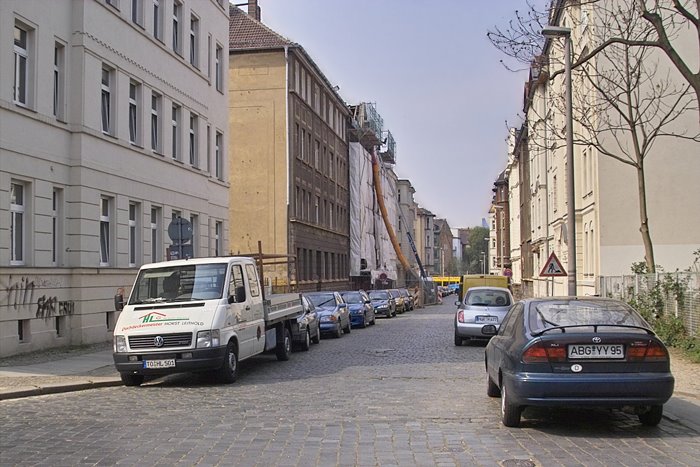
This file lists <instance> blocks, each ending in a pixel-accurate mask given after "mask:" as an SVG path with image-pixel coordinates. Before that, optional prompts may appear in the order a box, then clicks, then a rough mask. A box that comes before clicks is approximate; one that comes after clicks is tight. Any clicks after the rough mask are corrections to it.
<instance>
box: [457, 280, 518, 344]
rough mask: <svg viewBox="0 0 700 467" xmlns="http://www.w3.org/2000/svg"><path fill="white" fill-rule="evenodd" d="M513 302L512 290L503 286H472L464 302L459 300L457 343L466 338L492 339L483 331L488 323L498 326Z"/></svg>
mask: <svg viewBox="0 0 700 467" xmlns="http://www.w3.org/2000/svg"><path fill="white" fill-rule="evenodd" d="M512 304H513V296H512V295H511V293H510V290H508V289H506V288H502V287H471V288H470V289H469V290H468V291H467V294H466V295H465V297H464V302H457V306H458V308H457V313H455V345H457V346H459V345H462V342H463V341H464V340H469V339H485V340H488V339H490V337H491V336H489V335H485V334H483V333H482V332H481V330H482V328H483V327H484V326H486V325H489V324H492V325H495V326H496V327H497V328H498V326H499V325H500V324H501V322H502V321H503V317H504V316H505V315H506V312H508V310H509V309H510V307H511V305H512Z"/></svg>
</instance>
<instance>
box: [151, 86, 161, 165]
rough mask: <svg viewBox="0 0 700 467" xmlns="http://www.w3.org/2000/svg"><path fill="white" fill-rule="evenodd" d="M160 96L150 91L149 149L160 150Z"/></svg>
mask: <svg viewBox="0 0 700 467" xmlns="http://www.w3.org/2000/svg"><path fill="white" fill-rule="evenodd" d="M161 102H162V97H161V96H160V95H158V94H156V93H151V149H152V150H153V151H155V152H160V109H161Z"/></svg>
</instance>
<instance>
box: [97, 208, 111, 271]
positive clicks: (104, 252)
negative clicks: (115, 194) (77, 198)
mask: <svg viewBox="0 0 700 467" xmlns="http://www.w3.org/2000/svg"><path fill="white" fill-rule="evenodd" d="M110 204H111V200H110V198H106V197H102V198H100V266H109V260H110V242H109V240H110V238H109V237H110V216H111V209H110V208H111V206H110Z"/></svg>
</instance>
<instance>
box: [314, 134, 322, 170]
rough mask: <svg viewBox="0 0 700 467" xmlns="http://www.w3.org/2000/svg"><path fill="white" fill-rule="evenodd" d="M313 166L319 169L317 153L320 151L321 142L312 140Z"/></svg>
mask: <svg viewBox="0 0 700 467" xmlns="http://www.w3.org/2000/svg"><path fill="white" fill-rule="evenodd" d="M314 143H315V144H314V167H315V168H316V170H319V153H320V152H321V142H320V141H318V140H316V141H314Z"/></svg>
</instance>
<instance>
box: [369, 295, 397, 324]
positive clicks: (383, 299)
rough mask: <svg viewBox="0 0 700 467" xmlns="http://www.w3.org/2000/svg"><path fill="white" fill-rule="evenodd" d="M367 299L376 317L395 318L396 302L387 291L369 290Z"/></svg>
mask: <svg viewBox="0 0 700 467" xmlns="http://www.w3.org/2000/svg"><path fill="white" fill-rule="evenodd" d="M369 298H370V300H372V306H374V312H375V313H376V314H378V315H382V316H386V317H387V318H393V317H394V316H396V301H394V297H393V296H392V295H391V294H390V293H389V291H388V290H371V291H370V292H369Z"/></svg>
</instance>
